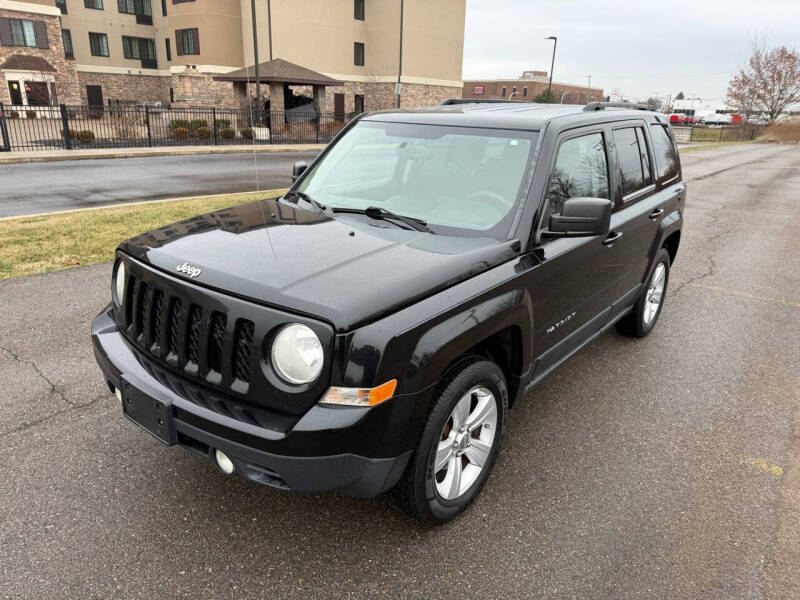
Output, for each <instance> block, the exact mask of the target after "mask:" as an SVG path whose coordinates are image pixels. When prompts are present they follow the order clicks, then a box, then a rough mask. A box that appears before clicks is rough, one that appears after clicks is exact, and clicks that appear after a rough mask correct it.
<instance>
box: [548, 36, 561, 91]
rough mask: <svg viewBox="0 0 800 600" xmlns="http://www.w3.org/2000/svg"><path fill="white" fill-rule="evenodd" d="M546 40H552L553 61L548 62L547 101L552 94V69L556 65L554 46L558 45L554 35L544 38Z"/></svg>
mask: <svg viewBox="0 0 800 600" xmlns="http://www.w3.org/2000/svg"><path fill="white" fill-rule="evenodd" d="M545 39H546V40H553V60H552V61H550V83H548V84H547V99H548V100H549V99H550V96H551V94H552V93H553V92H552V90H553V68H554V67H555V64H556V45H557V44H558V38H557V37H556V36H554V35H551V36H550V37H546V38H545Z"/></svg>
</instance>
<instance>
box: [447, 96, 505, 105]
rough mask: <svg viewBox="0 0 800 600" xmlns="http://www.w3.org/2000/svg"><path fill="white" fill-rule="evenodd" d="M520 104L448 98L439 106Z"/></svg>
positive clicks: (496, 100)
mask: <svg viewBox="0 0 800 600" xmlns="http://www.w3.org/2000/svg"><path fill="white" fill-rule="evenodd" d="M512 103H514V104H521V103H520V102H519V101H517V102H514V101H513V100H501V99H500V98H487V99H486V100H484V99H482V98H448V99H447V100H445V101H443V102H442V103H441V104H440V105H439V106H450V105H452V104H512Z"/></svg>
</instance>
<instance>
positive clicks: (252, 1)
mask: <svg viewBox="0 0 800 600" xmlns="http://www.w3.org/2000/svg"><path fill="white" fill-rule="evenodd" d="M250 11H251V13H252V18H253V65H254V67H255V75H256V106H257V107H258V113H256V114H257V115H258V116H259V122H260V120H261V119H260V117H261V81H259V80H260V79H261V78H260V77H259V73H258V27H257V25H256V0H250ZM247 95H248V96H249V95H250V92H249V91H248V92H247Z"/></svg>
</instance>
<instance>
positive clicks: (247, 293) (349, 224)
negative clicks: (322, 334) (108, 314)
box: [120, 198, 516, 331]
mask: <svg viewBox="0 0 800 600" xmlns="http://www.w3.org/2000/svg"><path fill="white" fill-rule="evenodd" d="M120 249H121V250H122V251H123V252H125V253H127V254H129V255H131V256H132V257H134V258H136V259H138V260H140V261H142V262H143V263H145V264H148V265H151V266H153V267H156V268H158V269H160V270H162V271H164V272H166V273H168V274H169V275H171V276H174V277H178V278H183V279H186V280H188V281H191V282H192V283H195V284H197V285H201V286H206V287H211V288H214V289H216V290H219V291H222V292H227V293H231V294H235V295H237V296H240V297H245V298H248V299H252V300H254V301H256V302H260V303H264V304H269V305H271V306H276V307H281V308H284V309H287V310H289V311H291V312H297V313H303V314H306V315H310V316H315V317H319V318H321V319H324V320H327V321H329V322H330V323H332V324H333V325H334V327H335V328H336V329H337V330H339V331H346V330H349V329H352V328H353V327H356V326H358V325H360V324H363V323H366V322H369V321H371V320H374V319H376V318H378V317H380V316H381V315H385V314H388V313H391V312H392V311H396V310H398V309H400V308H402V307H404V306H407V305H409V304H411V303H413V302H415V301H417V300H419V299H421V298H424V297H426V296H429V295H431V294H433V293H435V292H437V291H439V290H442V289H444V288H447V287H448V286H452V285H453V284H456V283H458V282H460V281H463V280H465V279H468V278H469V277H472V276H474V275H477V274H478V273H481V272H483V271H486V270H487V269H490V268H492V267H494V266H496V265H498V264H500V263H502V262H505V261H507V260H510V259H512V258H513V257H514V256H515V255H516V252H515V251H514V250H513V249H512V242H508V241H506V242H498V241H497V240H492V239H487V238H466V237H453V236H444V235H432V234H429V233H424V232H419V231H409V230H406V229H400V228H398V227H396V226H395V225H393V224H391V223H388V222H386V221H376V220H370V219H367V218H365V217H361V216H347V217H346V218H345V217H343V218H340V217H339V216H338V215H337V217H336V218H331V217H329V216H327V215H325V214H322V213H318V212H314V211H311V210H305V209H303V208H300V207H299V206H297V205H295V204H293V203H289V202H286V201H279V200H278V199H277V198H274V199H269V200H261V201H258V202H253V203H250V204H244V205H241V206H237V207H234V208H230V209H226V210H220V211H217V212H213V213H209V214H207V215H201V216H198V217H194V218H191V219H187V220H185V221H180V222H178V223H175V224H172V225H168V226H166V227H161V228H160V229H154V230H153V231H150V232H147V233H144V234H142V235H138V236H136V237H134V238H131V239H129V240H127V241H125V242H123V243H122V244H121V245H120ZM180 267H183V268H182V269H180V270H179V268H180ZM197 269H199V273H197ZM193 275H194V276H193Z"/></svg>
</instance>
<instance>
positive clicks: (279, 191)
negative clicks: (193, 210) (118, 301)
mask: <svg viewBox="0 0 800 600" xmlns="http://www.w3.org/2000/svg"><path fill="white" fill-rule="evenodd" d="M287 189H288V188H275V189H268V190H252V191H249V192H224V193H222V194H207V195H204V196H177V197H175V198H159V199H157V200H141V201H139V202H123V203H121V204H103V205H102V206H86V207H83V208H72V209H68V210H56V211H53V212H44V213H33V214H30V215H12V216H10V217H0V223H2V222H4V221H14V220H21V219H33V218H37V217H52V216H58V215H68V214H73V213H78V212H93V211H98V210H113V209H115V208H126V207H131V206H148V205H150V204H164V203H168V202H181V201H186V200H206V199H214V198H223V197H225V196H246V195H250V196H255V195H256V194H259V195H266V196H268V197H269V196H271V195H275V196H280V195H282V194H284V193H285V192H286V191H287ZM254 200H255V198H254Z"/></svg>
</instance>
